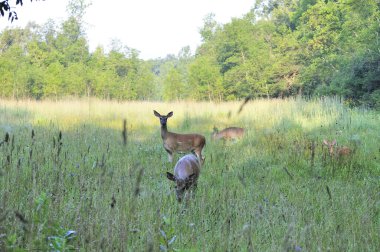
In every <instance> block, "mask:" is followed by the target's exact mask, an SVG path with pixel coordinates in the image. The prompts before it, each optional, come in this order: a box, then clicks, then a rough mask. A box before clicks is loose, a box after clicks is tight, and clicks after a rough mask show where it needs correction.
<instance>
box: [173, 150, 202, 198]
mask: <svg viewBox="0 0 380 252" xmlns="http://www.w3.org/2000/svg"><path fill="white" fill-rule="evenodd" d="M200 169H201V162H200V161H199V159H198V158H197V157H196V156H195V155H194V154H187V155H185V156H183V157H182V158H180V159H179V160H178V162H177V163H176V165H175V167H174V174H172V173H170V172H167V173H166V177H167V178H168V179H169V180H172V181H174V182H175V183H176V187H175V192H176V197H177V200H178V202H181V201H182V199H183V198H185V197H186V195H185V193H186V191H187V190H191V189H193V188H196V186H197V181H198V177H199V173H200Z"/></svg>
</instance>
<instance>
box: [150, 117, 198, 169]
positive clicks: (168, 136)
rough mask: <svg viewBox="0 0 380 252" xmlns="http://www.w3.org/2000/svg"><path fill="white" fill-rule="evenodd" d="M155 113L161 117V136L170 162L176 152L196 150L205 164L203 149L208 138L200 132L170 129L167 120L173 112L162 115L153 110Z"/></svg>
mask: <svg viewBox="0 0 380 252" xmlns="http://www.w3.org/2000/svg"><path fill="white" fill-rule="evenodd" d="M153 112H154V115H155V116H157V117H158V118H160V124H161V138H162V141H163V144H164V148H165V150H166V151H167V152H168V154H169V162H173V157H174V154H175V153H176V152H194V153H195V154H196V155H197V157H198V159H199V160H200V162H201V163H202V164H203V162H204V158H203V157H202V149H203V147H204V146H205V144H206V138H205V137H204V136H202V135H200V134H177V133H174V132H170V131H168V128H167V120H168V118H170V117H171V116H173V112H170V113H168V114H167V115H160V113H158V112H157V111H155V110H153Z"/></svg>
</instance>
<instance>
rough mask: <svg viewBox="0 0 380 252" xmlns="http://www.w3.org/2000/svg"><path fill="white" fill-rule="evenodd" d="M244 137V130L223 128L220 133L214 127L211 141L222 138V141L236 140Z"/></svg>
mask: <svg viewBox="0 0 380 252" xmlns="http://www.w3.org/2000/svg"><path fill="white" fill-rule="evenodd" d="M243 135H244V129H243V128H239V127H229V128H225V129H223V130H222V131H218V129H217V128H216V127H214V133H213V134H212V139H213V140H218V139H221V138H223V139H224V140H231V139H238V138H242V137H243Z"/></svg>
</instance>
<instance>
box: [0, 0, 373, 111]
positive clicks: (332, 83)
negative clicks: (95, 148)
mask: <svg viewBox="0 0 380 252" xmlns="http://www.w3.org/2000/svg"><path fill="white" fill-rule="evenodd" d="M83 2H85V1H83V0H82V1H71V2H70V4H71V5H72V6H71V7H72V8H68V11H69V12H70V13H69V14H70V15H69V18H68V19H67V20H65V21H63V22H62V23H56V22H55V21H53V20H50V21H48V22H47V23H45V24H44V25H42V26H39V25H36V24H33V23H30V24H29V25H27V26H26V27H25V28H22V29H5V30H4V31H3V32H2V33H1V34H0V76H1V78H0V87H1V88H0V96H1V97H5V98H14V99H19V98H34V99H44V98H50V99H59V98H62V97H67V96H74V97H83V96H96V97H99V98H104V99H118V100H166V101H173V100H183V99H191V100H213V101H225V100H239V99H243V98H245V97H247V96H251V97H287V96H294V95H304V96H324V95H338V96H342V97H344V98H345V100H346V101H347V103H348V104H350V105H365V106H369V107H373V108H380V46H379V32H380V12H379V11H380V10H379V8H380V1H379V0H362V1H355V0H335V1H331V0H257V1H256V3H255V4H254V6H253V8H252V9H251V10H250V11H249V12H248V13H246V15H244V16H243V17H242V18H235V19H232V20H231V22H229V23H226V24H223V25H222V24H218V23H217V22H216V21H215V20H214V16H213V14H209V15H208V16H206V17H205V19H204V24H203V27H201V28H200V31H199V32H200V34H201V36H202V44H201V46H200V47H199V48H197V49H196V52H195V55H193V54H192V53H191V51H190V48H189V47H186V46H185V47H184V48H183V49H182V50H181V51H180V52H178V55H168V56H167V57H165V58H159V59H152V60H142V59H140V58H139V52H138V51H137V50H135V49H133V48H129V47H128V46H126V45H123V44H122V43H121V42H119V41H117V40H115V41H113V42H112V46H111V48H110V50H105V49H104V48H103V47H98V48H97V49H96V50H95V51H93V52H90V51H89V47H88V41H87V39H86V30H85V25H84V22H83V20H82V19H81V16H82V15H81V14H82V13H81V12H83V11H84V10H85V8H87V6H86V5H84V4H83ZM76 3H77V4H76ZM69 7H70V6H69ZM70 10H71V11H70Z"/></svg>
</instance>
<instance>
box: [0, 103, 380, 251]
mask: <svg viewBox="0 0 380 252" xmlns="http://www.w3.org/2000/svg"><path fill="white" fill-rule="evenodd" d="M153 110H157V111H158V112H160V113H162V114H166V113H168V112H170V111H173V112H174V115H173V117H171V118H170V119H169V120H168V130H169V131H173V132H177V133H200V134H202V135H204V136H205V137H206V141H207V143H206V147H205V148H204V150H203V154H204V156H205V157H206V161H205V164H204V166H203V167H202V170H201V174H200V177H199V180H198V188H197V190H196V191H195V195H194V197H193V198H192V199H191V200H189V201H187V202H183V203H178V202H177V201H176V198H175V192H174V184H173V183H172V182H171V181H169V180H168V179H167V178H166V175H165V173H166V172H167V171H170V172H172V171H173V167H174V165H175V163H169V162H168V156H167V153H166V151H165V150H164V148H163V146H162V139H161V136H160V123H159V120H158V118H156V117H155V116H154V115H153ZM239 111H240V112H239ZM124 120H125V121H126V127H125V133H126V134H125V138H123V134H122V132H123V122H124ZM214 126H215V127H217V128H219V129H222V128H225V127H228V126H240V127H244V128H245V129H246V135H245V136H244V138H243V139H241V140H239V141H230V142H224V141H212V140H211V133H212V129H213V127H214ZM323 139H328V140H333V139H336V140H337V142H338V146H348V147H350V148H351V149H352V150H353V151H352V154H351V155H349V156H344V157H337V156H330V155H329V153H328V151H327V148H326V146H323V144H322V141H323ZM181 155H183V154H177V155H176V156H175V161H176V160H178V158H179V157H180V156H181ZM378 248H380V114H379V112H375V111H371V110H365V109H350V108H348V107H346V106H345V104H343V103H341V102H340V101H339V99H315V100H308V101H306V100H304V99H297V98H295V99H286V100H281V99H271V100H264V99H262V100H253V101H250V102H248V103H246V104H245V105H244V106H242V102H224V103H208V102H177V103H159V102H115V101H102V100H96V99H83V100H65V101H57V102H50V101H40V102H38V101H28V100H23V101H14V100H0V251H67V250H79V251H160V250H161V251H378Z"/></svg>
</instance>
